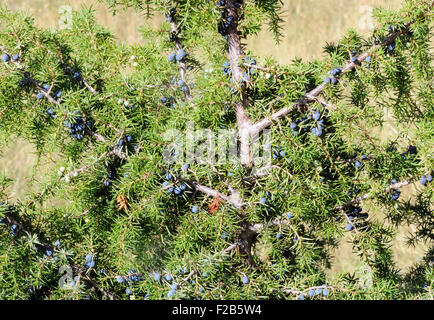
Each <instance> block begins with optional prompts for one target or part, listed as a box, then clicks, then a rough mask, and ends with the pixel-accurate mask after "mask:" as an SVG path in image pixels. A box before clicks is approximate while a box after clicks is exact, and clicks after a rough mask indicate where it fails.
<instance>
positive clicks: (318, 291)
mask: <svg viewBox="0 0 434 320" xmlns="http://www.w3.org/2000/svg"><path fill="white" fill-rule="evenodd" d="M324 287H325V285H324ZM308 295H309V297H311V298H312V297H314V296H315V295H323V296H325V297H326V296H328V295H329V289H327V288H317V289H311V290H309V292H308Z"/></svg>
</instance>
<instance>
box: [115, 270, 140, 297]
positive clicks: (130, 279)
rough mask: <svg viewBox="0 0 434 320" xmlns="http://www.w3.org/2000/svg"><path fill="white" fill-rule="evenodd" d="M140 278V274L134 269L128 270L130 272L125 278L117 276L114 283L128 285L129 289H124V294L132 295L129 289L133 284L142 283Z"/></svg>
mask: <svg viewBox="0 0 434 320" xmlns="http://www.w3.org/2000/svg"><path fill="white" fill-rule="evenodd" d="M142 280H143V279H142V276H141V274H140V273H138V272H137V271H136V270H134V269H130V271H129V272H128V275H127V276H117V278H116V281H117V282H118V283H124V282H125V283H128V285H129V288H126V289H125V293H126V294H132V293H133V291H132V289H131V286H132V285H133V283H134V282H140V281H142Z"/></svg>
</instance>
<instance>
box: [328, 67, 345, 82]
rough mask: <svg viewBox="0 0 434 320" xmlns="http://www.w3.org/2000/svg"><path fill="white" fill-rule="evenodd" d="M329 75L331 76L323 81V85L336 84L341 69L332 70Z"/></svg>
mask: <svg viewBox="0 0 434 320" xmlns="http://www.w3.org/2000/svg"><path fill="white" fill-rule="evenodd" d="M329 73H330V74H331V77H327V78H325V79H324V83H325V84H330V83H331V84H333V85H335V84H337V83H338V77H339V75H340V74H341V73H342V69H341V68H334V69H333V70H331V71H329Z"/></svg>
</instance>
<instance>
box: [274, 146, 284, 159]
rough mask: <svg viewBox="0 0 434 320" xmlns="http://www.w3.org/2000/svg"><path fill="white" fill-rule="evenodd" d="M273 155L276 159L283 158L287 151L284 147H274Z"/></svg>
mask: <svg viewBox="0 0 434 320" xmlns="http://www.w3.org/2000/svg"><path fill="white" fill-rule="evenodd" d="M272 156H273V159H274V160H276V159H278V158H283V157H284V156H285V151H284V150H283V149H282V147H273V153H272Z"/></svg>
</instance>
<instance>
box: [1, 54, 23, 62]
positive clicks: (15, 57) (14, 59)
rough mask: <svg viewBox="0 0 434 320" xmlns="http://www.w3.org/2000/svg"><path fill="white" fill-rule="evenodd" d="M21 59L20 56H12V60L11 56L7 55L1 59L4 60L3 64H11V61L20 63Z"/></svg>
mask: <svg viewBox="0 0 434 320" xmlns="http://www.w3.org/2000/svg"><path fill="white" fill-rule="evenodd" d="M19 58H20V57H19V56H18V54H14V55H13V56H12V58H11V56H10V55H8V54H7V53H4V54H3V55H2V57H1V59H2V61H3V62H9V61H11V60H12V61H14V62H16V61H18V59H19Z"/></svg>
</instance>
